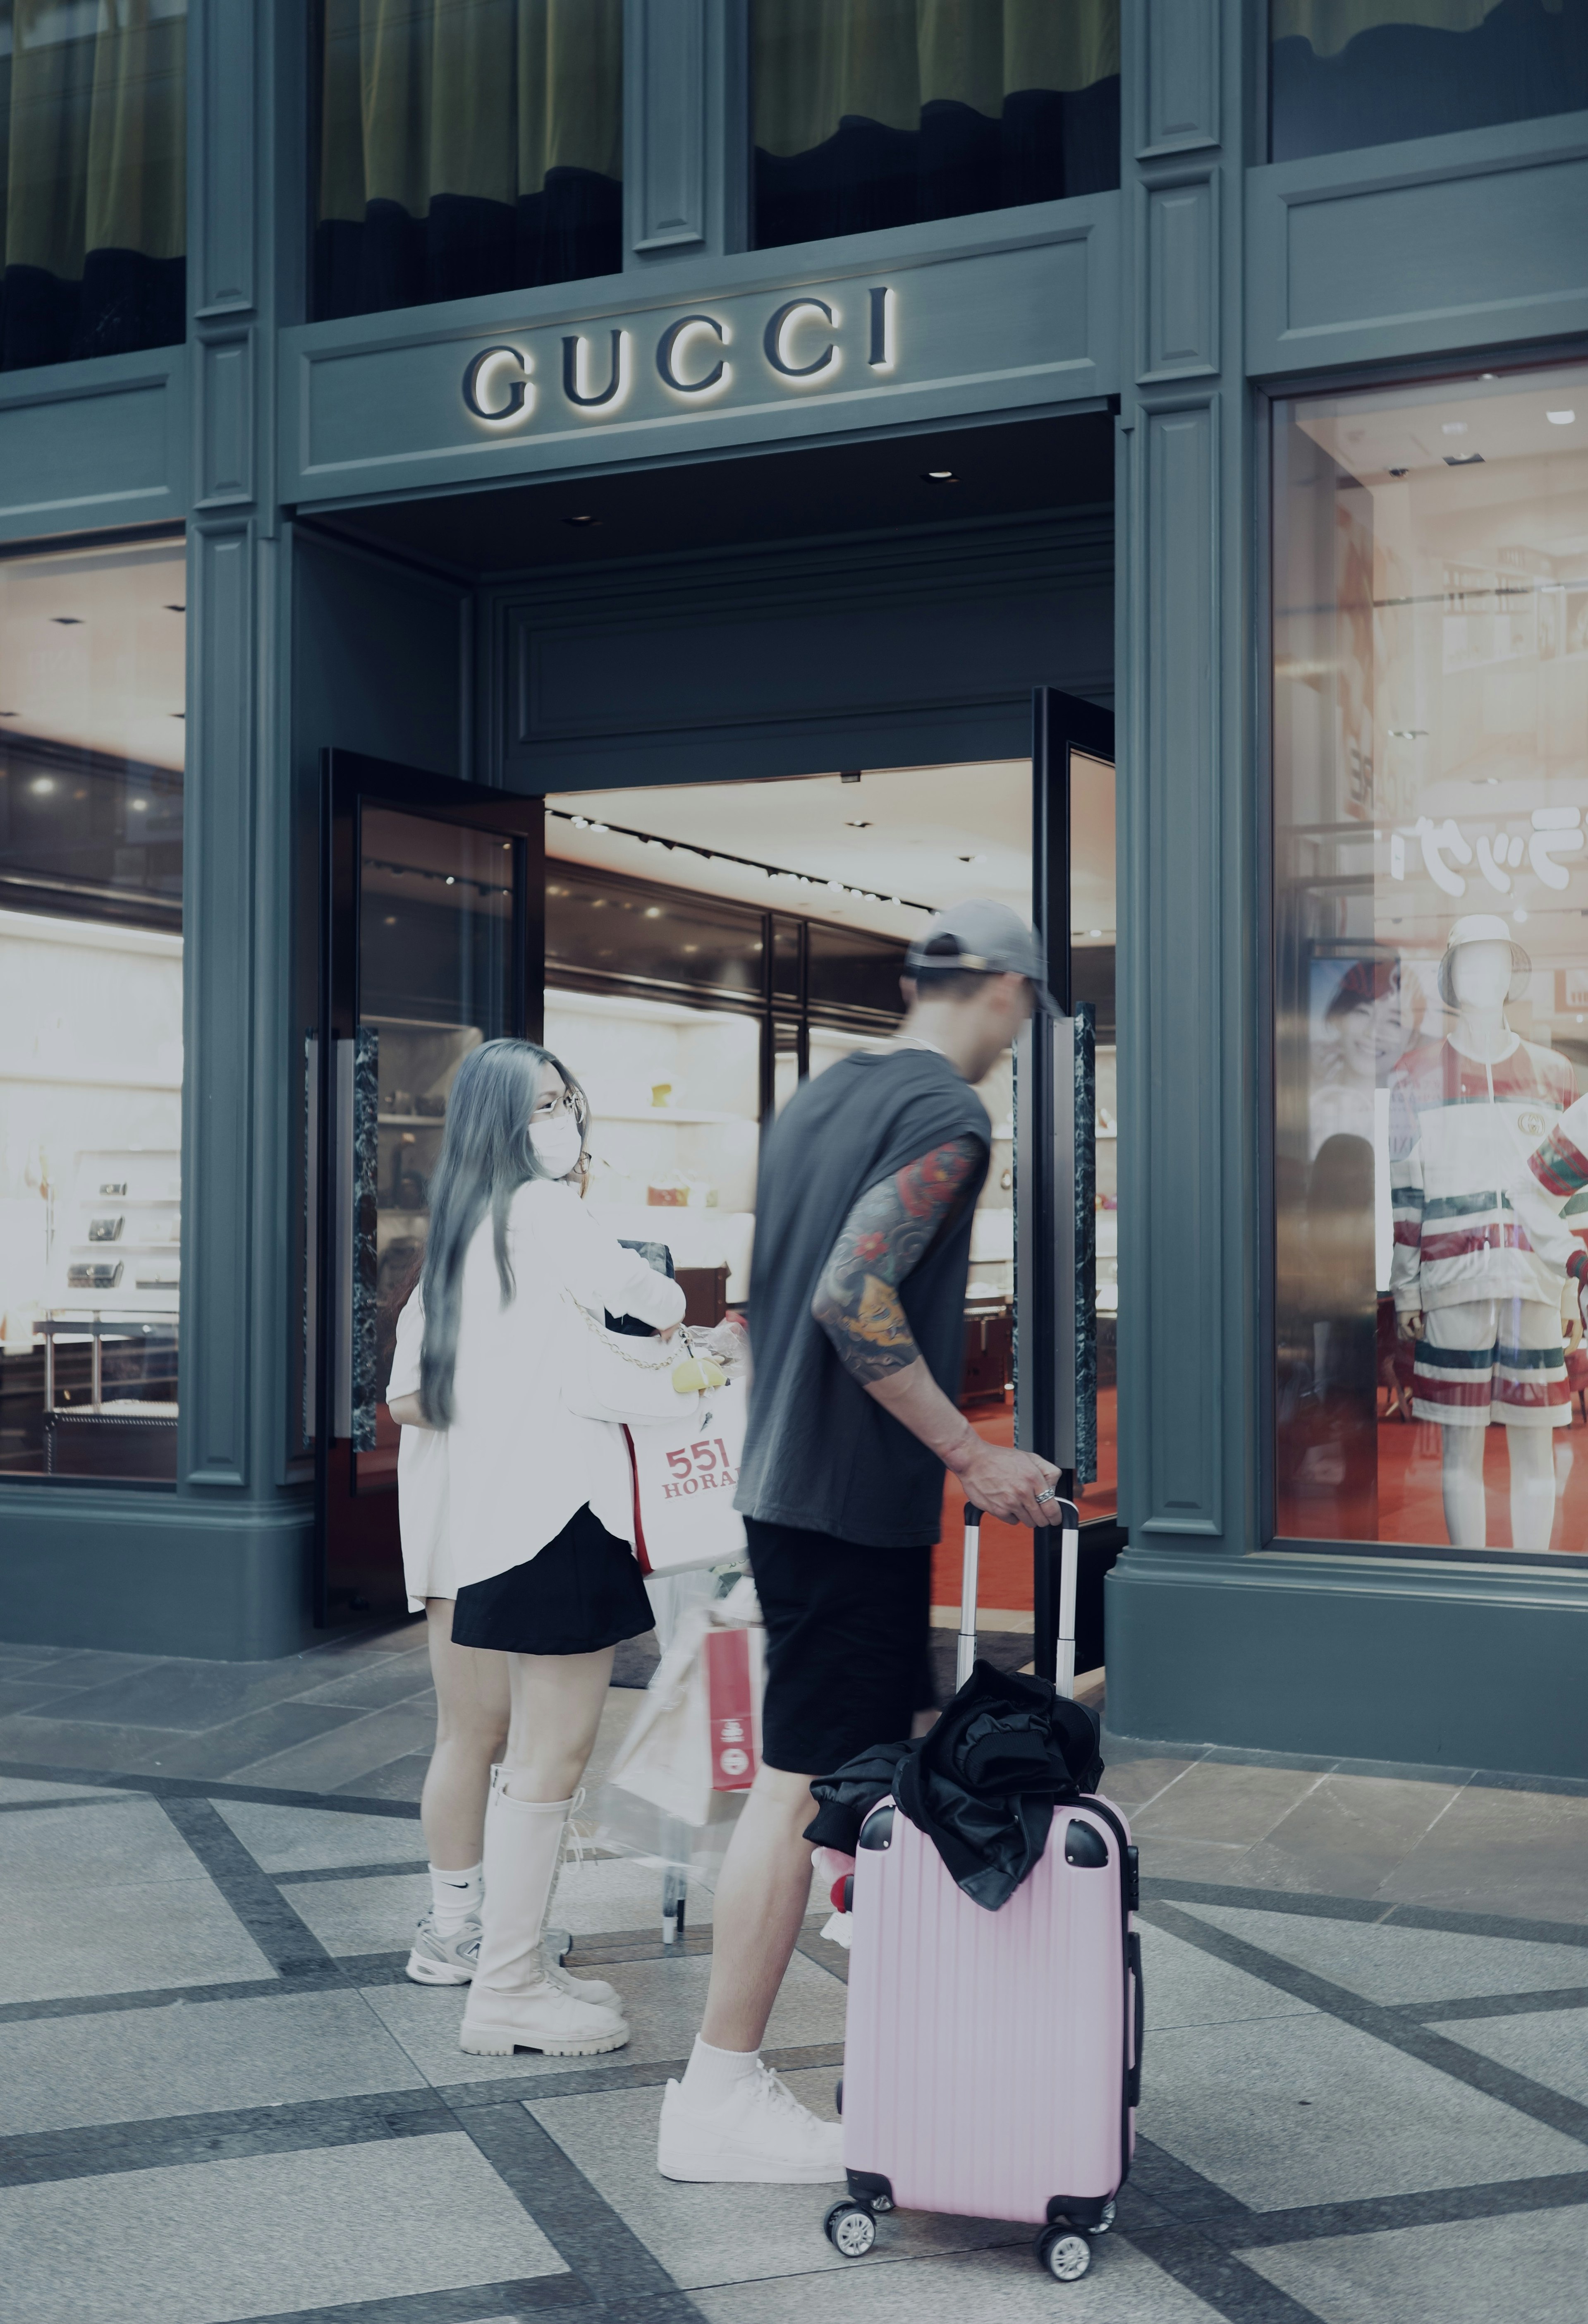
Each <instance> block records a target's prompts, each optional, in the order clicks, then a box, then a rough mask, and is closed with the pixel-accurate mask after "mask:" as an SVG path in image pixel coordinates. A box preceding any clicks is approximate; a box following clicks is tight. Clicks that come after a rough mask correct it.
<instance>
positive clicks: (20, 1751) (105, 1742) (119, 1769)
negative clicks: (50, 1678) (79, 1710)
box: [0, 1695, 177, 1775]
mask: <svg viewBox="0 0 1588 2324" xmlns="http://www.w3.org/2000/svg"><path fill="white" fill-rule="evenodd" d="M62 1701H65V1702H66V1707H67V1709H68V1710H69V1709H70V1703H69V1700H68V1699H67V1698H66V1697H65V1696H64V1695H63V1696H61V1697H60V1698H58V1700H57V1703H56V1707H55V1709H54V1710H53V1711H50V1712H48V1713H45V1712H42V1711H8V1712H6V1713H5V1715H4V1716H0V1759H7V1760H11V1761H18V1760H20V1761H21V1762H22V1763H23V1765H24V1766H37V1767H92V1768H94V1769H95V1770H96V1771H98V1770H101V1769H103V1770H104V1771H105V1772H106V1774H108V1775H137V1774H139V1773H141V1772H142V1771H143V1770H144V1769H145V1768H146V1767H147V1766H148V1765H149V1760H150V1757H151V1755H152V1753H153V1752H156V1751H158V1750H159V1748H160V1747H161V1742H162V1735H161V1733H160V1731H159V1730H158V1729H155V1728H152V1727H105V1726H100V1725H97V1724H96V1723H95V1722H94V1720H75V1719H70V1718H66V1717H63V1716H61V1714H60V1704H61V1702H62ZM163 1739H164V1740H165V1741H166V1742H168V1743H174V1742H175V1741H176V1739H177V1738H176V1736H175V1734H174V1732H173V1733H171V1734H169V1735H166V1736H165V1737H164V1738H163Z"/></svg>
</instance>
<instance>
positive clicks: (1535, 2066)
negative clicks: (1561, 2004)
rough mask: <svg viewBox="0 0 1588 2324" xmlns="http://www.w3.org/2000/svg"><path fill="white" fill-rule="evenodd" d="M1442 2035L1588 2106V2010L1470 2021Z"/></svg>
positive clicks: (1450, 2026) (1546, 2011)
mask: <svg viewBox="0 0 1588 2324" xmlns="http://www.w3.org/2000/svg"><path fill="white" fill-rule="evenodd" d="M1439 2031H1440V2033H1445V2034H1447V2035H1448V2036H1449V2038H1450V2039H1451V2041H1453V2042H1462V2043H1465V2045H1466V2047H1467V2048H1468V2049H1469V2050H1481V2051H1482V2053H1483V2055H1484V2057H1486V2058H1493V2059H1495V2060H1496V2061H1498V2063H1499V2064H1500V2065H1502V2066H1512V2067H1514V2068H1515V2070H1516V2071H1517V2072H1518V2073H1519V2074H1529V2075H1531V2077H1532V2079H1533V2080H1534V2081H1536V2082H1543V2083H1544V2084H1545V2085H1546V2088H1547V2089H1552V2090H1561V2091H1564V2093H1565V2096H1566V2097H1567V2098H1575V2099H1576V2100H1577V2101H1578V2103H1579V2104H1580V2105H1583V2106H1588V2009H1540V2010H1537V2011H1536V2012H1531V2013H1529V2014H1528V2015H1525V2016H1517V2017H1468V2018H1463V2019H1461V2020H1459V2021H1458V2022H1456V2023H1454V2024H1447V2025H1441V2026H1440V2028H1439Z"/></svg>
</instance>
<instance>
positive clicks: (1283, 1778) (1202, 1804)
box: [1104, 1759, 1322, 1847]
mask: <svg viewBox="0 0 1588 2324" xmlns="http://www.w3.org/2000/svg"><path fill="white" fill-rule="evenodd" d="M1106 1780H1107V1778H1106V1777H1105V1778H1104V1781H1105V1782H1106ZM1321 1780H1322V1779H1321V1777H1320V1776H1318V1775H1316V1774H1314V1773H1313V1772H1312V1771H1310V1770H1308V1769H1303V1768H1294V1767H1248V1766H1240V1767H1228V1766H1219V1765H1216V1764H1215V1763H1214V1761H1212V1760H1208V1759H1203V1760H1199V1761H1198V1762H1197V1764H1196V1766H1194V1767H1189V1768H1187V1769H1186V1773H1185V1774H1184V1775H1181V1776H1180V1777H1179V1778H1178V1780H1177V1782H1176V1783H1174V1784H1171V1785H1170V1786H1169V1788H1168V1790H1167V1791H1165V1792H1162V1793H1160V1794H1159V1797H1158V1798H1157V1799H1155V1800H1153V1801H1151V1802H1149V1804H1148V1805H1147V1806H1146V1807H1145V1808H1143V1809H1142V1810H1141V1812H1140V1814H1138V1815H1132V1816H1131V1832H1132V1834H1133V1835H1139V1836H1140V1838H1142V1839H1143V1840H1145V1839H1146V1838H1147V1837H1148V1836H1149V1835H1159V1836H1162V1837H1166V1838H1169V1839H1173V1840H1223V1841H1224V1842H1225V1843H1232V1842H1233V1843H1240V1844H1244V1845H1245V1846H1247V1847H1250V1846H1251V1843H1252V1842H1253V1841H1254V1840H1265V1839H1266V1838H1267V1837H1268V1835H1269V1832H1270V1831H1272V1830H1273V1828H1274V1826H1275V1825H1276V1824H1277V1823H1279V1821H1280V1820H1281V1819H1282V1818H1283V1817H1285V1816H1287V1815H1288V1814H1289V1813H1290V1812H1292V1810H1293V1809H1294V1808H1295V1807H1296V1806H1297V1803H1298V1802H1299V1801H1301V1800H1302V1799H1304V1798H1305V1797H1306V1794H1307V1793H1308V1792H1310V1791H1312V1790H1313V1789H1314V1788H1315V1787H1316V1784H1318V1783H1319V1782H1320V1781H1321Z"/></svg>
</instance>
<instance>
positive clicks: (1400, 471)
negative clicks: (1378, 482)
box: [1390, 468, 1411, 476]
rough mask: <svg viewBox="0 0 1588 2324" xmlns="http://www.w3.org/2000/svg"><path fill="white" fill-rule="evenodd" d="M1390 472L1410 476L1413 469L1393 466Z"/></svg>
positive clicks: (1395, 474)
mask: <svg viewBox="0 0 1588 2324" xmlns="http://www.w3.org/2000/svg"><path fill="white" fill-rule="evenodd" d="M1410 474H1411V470H1410V469H1409V468H1391V469H1390V475H1392V476H1409V475H1410Z"/></svg>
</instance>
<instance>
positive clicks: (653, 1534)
mask: <svg viewBox="0 0 1588 2324" xmlns="http://www.w3.org/2000/svg"><path fill="white" fill-rule="evenodd" d="M675 1403H676V1404H677V1405H679V1406H683V1409H682V1410H681V1411H675V1412H674V1413H673V1414H672V1416H670V1417H669V1419H668V1420H667V1421H666V1422H665V1423H664V1422H659V1421H641V1422H634V1421H627V1422H625V1423H624V1425H623V1434H624V1435H625V1436H626V1437H627V1439H628V1443H629V1459H630V1462H631V1464H632V1470H633V1480H634V1554H635V1556H636V1557H637V1558H638V1559H639V1561H640V1570H641V1572H642V1573H654V1574H664V1573H687V1572H688V1571H689V1570H690V1569H691V1567H695V1566H702V1565H721V1564H724V1563H726V1562H727V1561H728V1560H729V1559H731V1558H736V1557H742V1556H743V1554H744V1520H743V1517H741V1516H740V1515H739V1512H738V1510H737V1509H736V1508H734V1489H735V1488H736V1487H737V1485H738V1482H739V1463H740V1461H741V1459H742V1457H743V1451H744V1406H745V1388H744V1382H743V1379H732V1380H729V1381H728V1382H727V1383H726V1385H725V1387H722V1388H704V1389H702V1390H701V1391H700V1393H699V1394H698V1395H697V1396H692V1397H688V1399H687V1400H686V1398H684V1397H676V1398H675Z"/></svg>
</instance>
